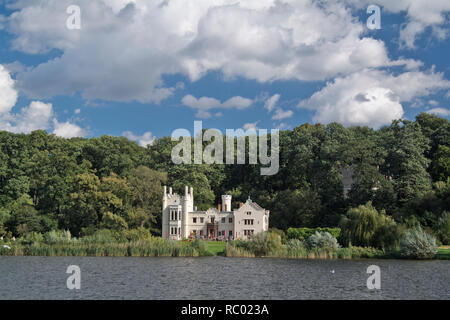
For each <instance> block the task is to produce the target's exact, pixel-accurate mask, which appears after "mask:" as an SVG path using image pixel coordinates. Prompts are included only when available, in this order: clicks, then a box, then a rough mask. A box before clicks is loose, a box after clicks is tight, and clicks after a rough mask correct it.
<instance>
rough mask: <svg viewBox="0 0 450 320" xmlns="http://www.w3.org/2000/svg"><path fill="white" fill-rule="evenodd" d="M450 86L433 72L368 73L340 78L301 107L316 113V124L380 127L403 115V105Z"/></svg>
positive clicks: (441, 76)
mask: <svg viewBox="0 0 450 320" xmlns="http://www.w3.org/2000/svg"><path fill="white" fill-rule="evenodd" d="M449 87H450V82H449V81H447V80H444V79H443V75H442V74H440V73H434V72H433V71H430V72H427V73H423V72H417V71H411V72H405V73H403V74H400V75H398V76H394V75H391V74H389V73H387V72H386V71H378V70H366V71H363V72H358V73H354V74H352V75H349V76H346V77H339V78H336V79H335V80H334V81H333V82H329V83H327V85H326V86H325V87H324V88H323V89H322V90H320V91H318V92H316V93H314V94H313V95H312V96H311V98H309V99H307V100H304V101H302V102H301V103H300V104H299V107H301V108H307V109H311V110H314V111H315V115H314V117H313V120H314V121H316V122H321V123H330V122H339V123H342V124H344V125H367V126H371V127H374V128H378V127H380V126H382V125H385V124H389V123H390V122H391V121H392V120H394V119H399V118H401V117H402V116H403V114H404V111H403V106H402V104H401V103H402V102H410V101H413V100H414V99H416V98H418V97H424V96H428V95H430V94H431V93H433V92H436V91H437V90H441V89H446V88H449Z"/></svg>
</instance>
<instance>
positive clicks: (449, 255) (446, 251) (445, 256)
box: [436, 246, 450, 260]
mask: <svg viewBox="0 0 450 320" xmlns="http://www.w3.org/2000/svg"><path fill="white" fill-rule="evenodd" d="M436 258H438V259H440V260H450V247H448V246H447V247H440V248H439V249H438V253H437V254H436Z"/></svg>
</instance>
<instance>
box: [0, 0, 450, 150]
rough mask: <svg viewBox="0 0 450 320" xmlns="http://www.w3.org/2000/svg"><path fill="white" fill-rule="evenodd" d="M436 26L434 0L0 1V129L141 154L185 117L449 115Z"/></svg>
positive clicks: (373, 121)
mask: <svg viewBox="0 0 450 320" xmlns="http://www.w3.org/2000/svg"><path fill="white" fill-rule="evenodd" d="M370 5H377V6H378V7H379V8H380V18H381V25H380V28H379V29H373V28H369V27H368V26H367V20H368V19H369V17H371V16H372V15H373V14H374V12H373V11H370V13H368V12H367V9H368V7H369V6H370ZM74 6H75V7H74ZM78 10H79V11H78ZM449 17H450V1H448V0H396V1H395V0H341V1H337V0H330V1H309V0H241V1H238V0H154V1H153V0H58V1H56V0H0V42H1V46H0V130H6V131H10V132H16V133H29V132H31V131H33V130H37V129H42V130H46V131H47V132H49V133H54V134H56V135H57V136H61V137H65V138H71V137H98V136H102V135H113V136H125V137H127V138H129V139H130V140H134V141H137V142H138V143H139V144H140V145H142V146H145V145H147V144H151V143H152V142H153V141H154V139H155V138H157V137H162V136H170V135H171V133H172V132H173V131H174V130H176V129H179V128H185V129H188V130H189V131H191V132H193V130H194V121H195V120H202V121H203V127H204V128H216V129H219V130H222V131H223V132H225V130H226V129H239V128H243V129H246V130H247V129H252V128H260V129H268V130H270V129H282V130H286V129H293V128H295V127H296V126H299V125H301V124H303V123H306V122H308V123H323V124H328V123H331V122H339V123H341V124H343V125H345V126H352V125H364V126H370V127H372V128H380V127H382V126H384V125H389V124H390V123H391V121H392V120H394V119H410V120H413V119H414V117H415V116H416V115H417V114H419V113H421V112H428V113H433V114H436V115H439V116H442V117H445V118H447V119H449V117H450V104H449V100H450V81H449V77H450V62H449V60H450V59H449V58H448V57H449V56H450V42H449V41H448V38H449V36H450V29H449Z"/></svg>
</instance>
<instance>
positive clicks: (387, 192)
mask: <svg viewBox="0 0 450 320" xmlns="http://www.w3.org/2000/svg"><path fill="white" fill-rule="evenodd" d="M176 144H177V142H172V141H171V138H170V137H163V138H160V139H158V140H156V141H155V143H154V144H153V145H152V146H148V147H147V148H142V147H139V146H138V145H137V143H135V142H131V141H129V140H127V139H126V138H123V137H121V138H118V137H111V136H103V137H100V138H92V139H83V138H74V139H70V140H67V139H63V138H58V137H56V136H54V135H49V134H47V133H46V132H44V131H35V132H32V133H31V134H28V135H24V134H13V133H8V132H0V236H1V235H3V236H4V235H6V234H8V232H10V233H11V234H12V235H14V236H21V235H24V234H27V233H29V232H32V231H35V232H41V233H43V232H47V231H49V230H53V229H61V230H63V229H65V230H70V231H71V232H72V234H74V235H89V234H92V233H94V232H95V231H96V230H98V229H103V228H107V229H111V230H115V231H117V232H120V231H122V230H130V229H139V228H145V229H148V230H151V231H152V233H154V234H158V232H160V223H161V210H160V208H161V195H162V186H163V185H164V184H166V183H167V184H169V185H170V186H173V187H174V189H175V191H178V192H182V190H184V188H183V186H184V185H191V186H193V187H194V189H195V201H196V205H197V206H198V207H199V209H206V208H208V207H211V206H213V205H214V203H217V202H218V201H220V196H221V195H222V194H224V193H230V194H232V195H233V200H234V205H235V206H237V203H238V202H240V201H245V200H246V199H247V197H248V196H251V197H252V199H253V200H255V201H257V202H258V203H259V204H260V205H261V206H263V207H265V208H267V209H269V210H271V212H272V215H271V220H270V223H271V226H272V227H276V228H278V229H283V230H286V229H287V228H289V227H334V226H338V225H339V224H340V222H341V223H342V217H343V216H344V215H345V214H346V213H347V212H348V211H349V210H350V209H351V208H358V206H361V205H365V204H366V203H368V202H370V207H371V208H373V210H377V211H378V212H383V214H385V215H387V216H388V218H386V219H387V220H386V221H388V220H389V221H393V222H399V223H403V224H406V225H418V224H420V225H422V226H423V227H424V228H427V229H429V230H433V231H435V232H436V233H439V232H440V231H439V230H440V229H439V228H442V226H444V228H445V225H447V228H448V225H449V221H448V220H449V216H450V214H448V213H446V212H448V211H450V180H449V174H450V123H449V121H448V120H446V119H443V118H439V117H436V116H433V115H429V114H425V113H423V114H420V115H419V116H417V118H416V120H415V121H407V120H403V121H400V120H399V121H394V122H393V123H392V124H391V125H390V126H386V127H383V128H381V129H379V130H374V129H371V128H368V127H349V128H345V127H343V126H342V125H340V124H337V123H332V124H329V125H321V124H316V125H309V124H303V125H301V126H298V127H296V128H295V129H293V130H287V131H282V132H281V133H280V171H279V173H278V174H277V175H273V176H261V175H260V166H259V165H249V164H247V165H219V164H215V165H174V164H173V163H172V161H171V152H172V148H173V147H174V146H175V145H176ZM350 166H351V167H352V168H353V169H354V174H355V177H354V178H355V183H354V185H353V186H352V189H351V190H350V192H349V193H348V196H347V197H344V194H343V185H342V180H341V178H342V169H345V168H348V167H350Z"/></svg>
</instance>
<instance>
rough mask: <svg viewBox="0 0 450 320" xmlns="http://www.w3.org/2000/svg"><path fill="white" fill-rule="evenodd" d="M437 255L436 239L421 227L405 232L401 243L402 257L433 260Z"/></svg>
mask: <svg viewBox="0 0 450 320" xmlns="http://www.w3.org/2000/svg"><path fill="white" fill-rule="evenodd" d="M436 253H437V245H436V238H434V237H433V236H432V235H430V234H428V233H426V232H424V231H423V230H422V228H421V227H418V228H414V229H408V230H406V231H405V233H404V235H403V237H402V239H401V241H400V255H401V256H402V257H404V258H411V259H431V258H433V257H434V255H435V254H436Z"/></svg>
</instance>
